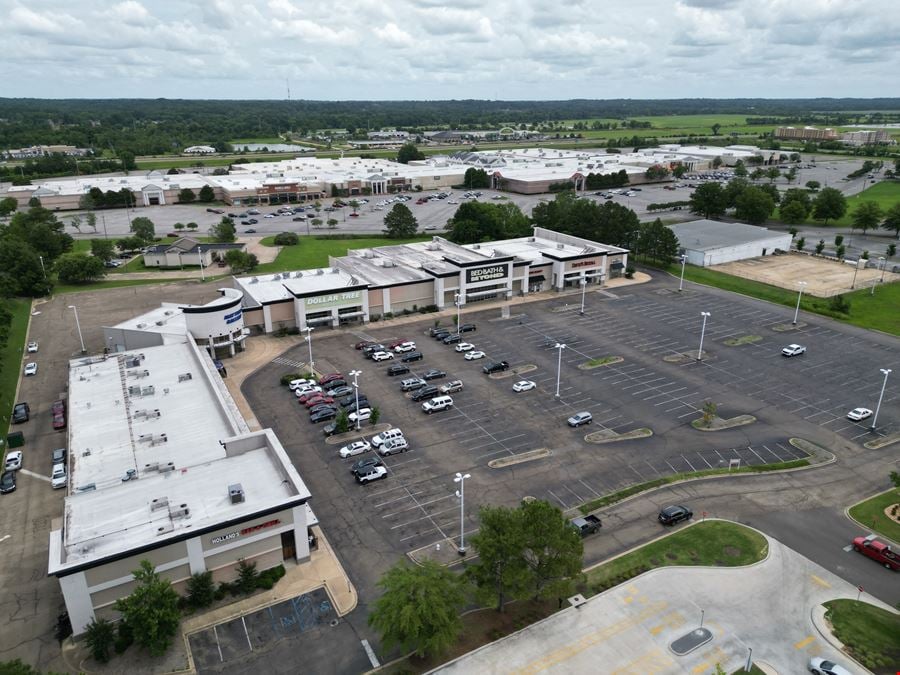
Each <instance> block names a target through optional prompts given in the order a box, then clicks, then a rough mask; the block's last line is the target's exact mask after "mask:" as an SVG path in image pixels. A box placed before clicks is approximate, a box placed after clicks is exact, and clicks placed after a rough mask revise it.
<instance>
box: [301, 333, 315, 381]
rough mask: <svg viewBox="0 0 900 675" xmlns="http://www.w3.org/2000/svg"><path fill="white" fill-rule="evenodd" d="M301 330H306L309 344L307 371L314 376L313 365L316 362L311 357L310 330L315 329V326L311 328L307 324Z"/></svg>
mask: <svg viewBox="0 0 900 675" xmlns="http://www.w3.org/2000/svg"><path fill="white" fill-rule="evenodd" d="M303 330H305V331H306V342H307V344H308V345H309V373H310V375H312V376H313V377H315V372H316V371H315V370H314V367H315V365H316V364H315V362H314V361H313V357H312V332H313V331H314V330H315V328H313V327H312V326H307V327H306V328H304V329H303Z"/></svg>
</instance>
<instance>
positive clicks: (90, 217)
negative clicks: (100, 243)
mask: <svg viewBox="0 0 900 675" xmlns="http://www.w3.org/2000/svg"><path fill="white" fill-rule="evenodd" d="M84 224H85V225H87V226H88V227H89V228H91V230H93V231H94V232H95V233H96V232H97V214H96V213H94V212H93V211H88V212H87V213H86V214H84Z"/></svg>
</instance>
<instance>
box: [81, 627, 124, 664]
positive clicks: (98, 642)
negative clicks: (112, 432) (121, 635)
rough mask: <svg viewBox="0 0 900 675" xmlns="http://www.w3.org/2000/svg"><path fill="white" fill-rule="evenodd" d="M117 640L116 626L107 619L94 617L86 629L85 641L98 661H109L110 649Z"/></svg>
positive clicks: (92, 655)
mask: <svg viewBox="0 0 900 675" xmlns="http://www.w3.org/2000/svg"><path fill="white" fill-rule="evenodd" d="M115 641H116V627H115V625H114V624H113V623H112V621H107V620H106V619H93V620H92V621H91V622H90V623H89V624H88V625H87V628H86V629H85V631H84V642H85V644H86V645H87V648H88V649H89V650H90V652H91V657H92V658H93V659H94V661H96V662H97V663H106V662H107V661H109V650H110V649H111V648H112V646H113V643H114V642H115Z"/></svg>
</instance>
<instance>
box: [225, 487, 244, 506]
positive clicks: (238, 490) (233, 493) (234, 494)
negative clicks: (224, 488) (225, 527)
mask: <svg viewBox="0 0 900 675" xmlns="http://www.w3.org/2000/svg"><path fill="white" fill-rule="evenodd" d="M228 497H229V498H230V499H231V503H232V504H243V503H244V488H243V487H241V484H240V483H235V484H234V485H229V486H228Z"/></svg>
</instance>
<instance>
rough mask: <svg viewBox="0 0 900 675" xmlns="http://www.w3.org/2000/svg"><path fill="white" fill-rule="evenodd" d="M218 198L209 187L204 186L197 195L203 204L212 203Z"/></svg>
mask: <svg viewBox="0 0 900 675" xmlns="http://www.w3.org/2000/svg"><path fill="white" fill-rule="evenodd" d="M215 198H216V193H215V191H214V190H213V189H212V187H211V186H209V185H204V186H203V187H202V188H200V191H199V192H198V193H197V200H198V201H201V202H211V201H213V200H214V199H215Z"/></svg>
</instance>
